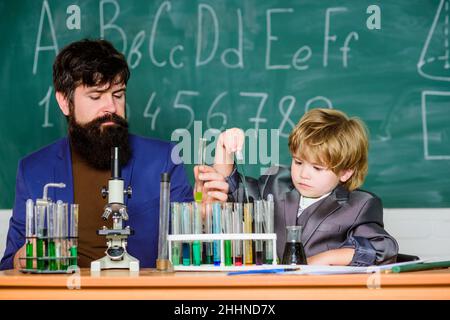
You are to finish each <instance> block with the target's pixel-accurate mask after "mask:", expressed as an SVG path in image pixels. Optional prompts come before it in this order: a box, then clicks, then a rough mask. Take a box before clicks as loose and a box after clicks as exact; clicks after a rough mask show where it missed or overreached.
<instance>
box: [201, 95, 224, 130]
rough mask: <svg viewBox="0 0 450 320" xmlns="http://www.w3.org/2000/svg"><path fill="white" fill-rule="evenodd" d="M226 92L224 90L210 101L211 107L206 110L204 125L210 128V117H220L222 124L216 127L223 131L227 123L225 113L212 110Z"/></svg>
mask: <svg viewBox="0 0 450 320" xmlns="http://www.w3.org/2000/svg"><path fill="white" fill-rule="evenodd" d="M227 94H228V92H226V91H224V92H222V93H221V94H219V95H218V96H217V97H216V98H215V99H214V101H213V103H211V107H210V108H209V110H208V114H207V117H206V125H207V126H208V129H210V128H212V124H211V119H212V118H216V117H218V118H222V124H221V126H220V128H218V129H219V130H220V131H223V130H224V129H225V128H226V125H227V115H226V114H225V113H223V112H214V113H213V110H214V108H215V107H216V105H217V104H218V103H219V102H220V100H222V98H223V97H224V96H226V95H227Z"/></svg>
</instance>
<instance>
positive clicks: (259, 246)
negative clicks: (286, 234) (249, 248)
mask: <svg viewBox="0 0 450 320" xmlns="http://www.w3.org/2000/svg"><path fill="white" fill-rule="evenodd" d="M263 215H264V205H263V201H262V200H255V233H263V219H264V218H263ZM263 261H264V259H263V241H262V240H255V263H256V264H257V265H262V264H263Z"/></svg>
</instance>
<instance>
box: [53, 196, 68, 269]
mask: <svg viewBox="0 0 450 320" xmlns="http://www.w3.org/2000/svg"><path fill="white" fill-rule="evenodd" d="M67 211H68V210H67V203H64V202H62V201H61V200H58V201H57V202H56V221H57V222H56V228H57V232H56V234H57V242H56V244H55V252H56V257H57V260H58V262H59V269H60V270H67V267H68V260H67V256H68V254H67V251H68V250H67V247H68V244H67V242H68V239H67V238H68V226H67V224H68V219H67Z"/></svg>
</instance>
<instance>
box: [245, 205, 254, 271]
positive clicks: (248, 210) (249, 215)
mask: <svg viewBox="0 0 450 320" xmlns="http://www.w3.org/2000/svg"><path fill="white" fill-rule="evenodd" d="M252 224H253V203H251V202H247V203H244V233H252ZM244 258H245V264H247V265H249V264H253V249H252V240H244Z"/></svg>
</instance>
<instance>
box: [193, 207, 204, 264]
mask: <svg viewBox="0 0 450 320" xmlns="http://www.w3.org/2000/svg"><path fill="white" fill-rule="evenodd" d="M192 206H193V208H194V218H193V219H192V221H193V228H192V230H193V233H194V234H202V211H201V210H202V204H201V202H193V203H192ZM192 260H193V264H194V266H199V265H201V263H202V243H201V241H200V240H194V241H193V243H192Z"/></svg>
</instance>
